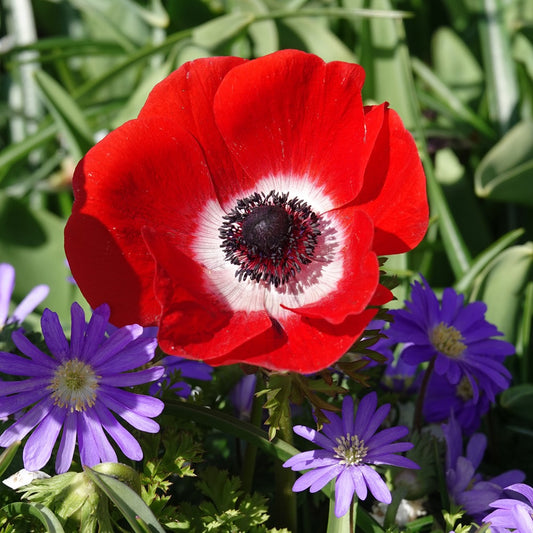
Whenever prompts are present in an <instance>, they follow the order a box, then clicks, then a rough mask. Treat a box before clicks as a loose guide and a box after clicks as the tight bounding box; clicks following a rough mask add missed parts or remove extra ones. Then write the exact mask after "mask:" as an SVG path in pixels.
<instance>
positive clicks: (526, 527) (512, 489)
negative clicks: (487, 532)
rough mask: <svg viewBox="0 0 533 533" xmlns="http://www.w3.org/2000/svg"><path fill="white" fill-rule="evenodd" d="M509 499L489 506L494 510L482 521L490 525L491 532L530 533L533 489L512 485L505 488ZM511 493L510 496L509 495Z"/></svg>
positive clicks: (532, 521)
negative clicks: (511, 532)
mask: <svg viewBox="0 0 533 533" xmlns="http://www.w3.org/2000/svg"><path fill="white" fill-rule="evenodd" d="M505 493H506V495H509V496H510V497H509V498H501V499H499V500H495V501H493V502H492V503H491V504H490V507H492V508H493V509H494V511H492V512H491V513H489V514H488V515H487V516H485V518H484V519H483V522H484V523H490V525H491V531H493V532H494V533H503V532H507V531H509V532H510V531H513V532H514V533H531V531H533V488H532V487H530V486H529V485H526V484H525V483H514V484H512V485H509V486H508V487H506V488H505ZM509 493H511V494H509Z"/></svg>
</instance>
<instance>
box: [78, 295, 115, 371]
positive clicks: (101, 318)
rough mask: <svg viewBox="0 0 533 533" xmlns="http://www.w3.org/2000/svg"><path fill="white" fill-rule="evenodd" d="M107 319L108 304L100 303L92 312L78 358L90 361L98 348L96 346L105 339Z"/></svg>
mask: <svg viewBox="0 0 533 533" xmlns="http://www.w3.org/2000/svg"><path fill="white" fill-rule="evenodd" d="M108 320H109V306H107V305H101V306H100V307H98V308H97V309H95V311H94V312H93V314H92V316H91V319H90V320H89V323H88V324H87V329H86V331H85V339H84V343H83V350H82V352H81V353H80V354H79V358H80V359H82V360H83V361H86V362H87V361H90V360H91V357H92V355H93V354H94V353H95V352H96V351H97V350H98V347H99V346H100V345H101V344H102V343H103V342H104V341H105V339H106V328H107V326H108Z"/></svg>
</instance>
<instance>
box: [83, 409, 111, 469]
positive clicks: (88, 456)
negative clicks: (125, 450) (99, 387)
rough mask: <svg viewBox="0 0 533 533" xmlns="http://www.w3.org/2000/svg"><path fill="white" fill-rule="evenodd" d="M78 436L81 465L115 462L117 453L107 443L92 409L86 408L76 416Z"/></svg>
mask: <svg viewBox="0 0 533 533" xmlns="http://www.w3.org/2000/svg"><path fill="white" fill-rule="evenodd" d="M80 426H81V427H80ZM80 430H81V431H80ZM78 438H79V449H80V459H81V462H82V464H83V465H85V466H94V465H95V464H98V463H104V462H110V463H116V462H117V454H116V453H115V450H113V447H112V446H111V444H110V443H109V440H108V439H107V437H106V435H105V433H104V430H103V429H102V424H101V422H100V420H99V419H98V416H97V414H96V411H95V410H94V409H88V410H87V411H84V412H82V413H81V415H80V416H79V417H78Z"/></svg>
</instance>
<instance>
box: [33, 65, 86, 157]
mask: <svg viewBox="0 0 533 533" xmlns="http://www.w3.org/2000/svg"><path fill="white" fill-rule="evenodd" d="M35 81H36V82H37V85H38V86H39V89H40V90H41V93H42V95H43V97H44V100H45V103H46V105H47V106H48V108H49V110H50V112H51V114H52V115H53V117H54V119H55V120H56V121H57V123H58V126H59V128H60V130H61V131H62V133H63V134H64V135H65V138H66V139H67V142H68V144H69V148H70V154H71V156H72V157H73V159H75V160H78V159H81V157H82V156H83V154H85V152H87V150H88V149H89V148H90V147H91V146H92V145H93V144H94V140H93V135H92V131H91V128H90V127H89V125H88V123H87V122H86V120H85V117H84V116H83V113H82V111H81V109H80V108H79V106H78V104H77V103H76V102H75V101H74V99H73V98H72V97H71V96H70V95H69V94H68V93H67V91H65V89H63V87H62V86H61V85H59V83H58V82H57V81H55V80H54V79H53V78H52V77H51V76H49V75H48V74H47V73H46V72H44V71H43V70H38V71H36V72H35Z"/></svg>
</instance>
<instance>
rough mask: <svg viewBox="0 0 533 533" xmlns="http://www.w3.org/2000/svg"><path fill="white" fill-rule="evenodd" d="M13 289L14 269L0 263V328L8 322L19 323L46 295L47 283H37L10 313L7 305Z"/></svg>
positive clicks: (9, 302)
mask: <svg viewBox="0 0 533 533" xmlns="http://www.w3.org/2000/svg"><path fill="white" fill-rule="evenodd" d="M14 289H15V269H14V268H13V267H12V266H11V265H10V264H8V263H0V329H1V328H3V327H4V326H6V325H9V324H20V323H21V322H22V321H23V320H24V319H25V318H26V317H27V316H28V315H29V314H30V313H31V312H32V311H33V310H34V309H35V308H36V307H37V306H38V305H39V304H40V303H41V302H42V301H43V300H44V299H45V298H46V297H47V296H48V292H49V288H48V285H37V286H36V287H33V289H32V290H31V291H30V292H29V293H28V294H27V295H26V296H25V298H23V300H22V301H21V302H20V303H19V304H18V305H17V307H15V310H14V311H13V313H11V315H10V314H9V306H10V304H11V297H12V296H13V290H14Z"/></svg>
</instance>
